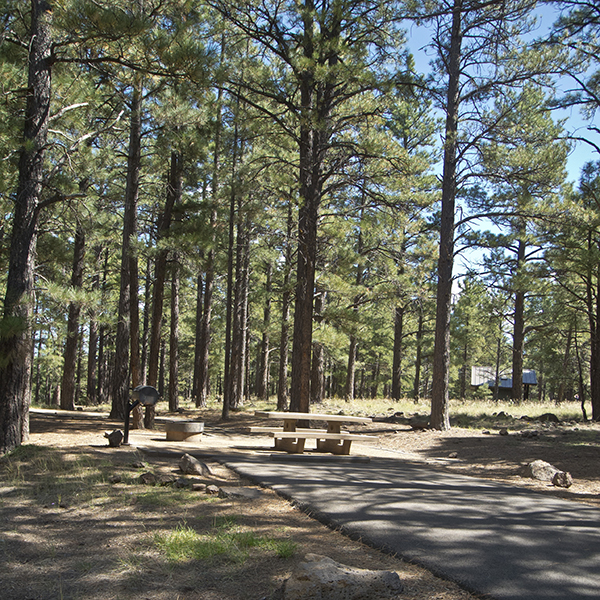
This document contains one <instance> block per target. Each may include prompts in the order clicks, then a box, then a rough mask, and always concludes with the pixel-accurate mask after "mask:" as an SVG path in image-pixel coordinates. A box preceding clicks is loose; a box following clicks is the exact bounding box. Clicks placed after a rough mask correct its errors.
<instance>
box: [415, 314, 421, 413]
mask: <svg viewBox="0 0 600 600" xmlns="http://www.w3.org/2000/svg"><path fill="white" fill-rule="evenodd" d="M416 341H417V343H416V346H417V353H416V357H415V378H414V380H413V400H414V401H415V402H417V401H418V400H419V397H420V395H421V365H422V362H423V359H422V356H423V308H422V307H421V306H419V308H418V323H417V340H416Z"/></svg>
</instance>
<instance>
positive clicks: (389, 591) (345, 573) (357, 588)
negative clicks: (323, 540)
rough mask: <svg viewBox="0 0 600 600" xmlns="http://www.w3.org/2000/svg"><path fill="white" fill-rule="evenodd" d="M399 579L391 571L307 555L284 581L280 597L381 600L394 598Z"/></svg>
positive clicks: (399, 586) (295, 599)
mask: <svg viewBox="0 0 600 600" xmlns="http://www.w3.org/2000/svg"><path fill="white" fill-rule="evenodd" d="M402 588H403V586H402V582H401V581H400V577H398V573H394V572H393V571H371V570H369V569H357V568H354V567H348V566H346V565H342V564H340V563H337V562H335V561H334V560H333V559H331V558H329V557H327V556H320V555H318V554H307V555H306V558H305V560H304V562H302V563H300V564H299V565H298V567H297V568H296V570H295V571H294V573H293V574H292V576H291V577H290V578H289V579H288V580H287V581H286V582H285V584H284V587H283V590H282V595H281V596H280V597H281V598H282V599H283V600H381V599H383V598H397V597H398V595H399V594H400V593H401V592H402Z"/></svg>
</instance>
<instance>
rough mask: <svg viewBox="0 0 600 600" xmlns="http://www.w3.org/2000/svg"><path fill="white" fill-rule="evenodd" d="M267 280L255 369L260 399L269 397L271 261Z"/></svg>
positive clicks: (257, 393) (267, 267)
mask: <svg viewBox="0 0 600 600" xmlns="http://www.w3.org/2000/svg"><path fill="white" fill-rule="evenodd" d="M266 271H267V282H266V285H265V294H266V298H265V307H264V311H263V334H262V340H261V344H260V354H259V360H258V368H257V369H256V396H257V398H259V399H262V400H268V399H269V388H268V384H269V350H270V349H269V343H270V336H269V327H270V326H271V278H272V276H273V267H272V265H271V263H268V264H267V265H266Z"/></svg>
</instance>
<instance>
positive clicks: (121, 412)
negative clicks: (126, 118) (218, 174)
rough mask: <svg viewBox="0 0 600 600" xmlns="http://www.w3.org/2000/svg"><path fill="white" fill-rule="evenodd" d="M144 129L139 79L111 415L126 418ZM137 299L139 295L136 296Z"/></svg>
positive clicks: (133, 112)
mask: <svg viewBox="0 0 600 600" xmlns="http://www.w3.org/2000/svg"><path fill="white" fill-rule="evenodd" d="M141 131H142V85H141V81H139V80H136V82H135V84H134V87H133V93H132V98H131V118H130V127H129V153H128V156H127V183H126V186H125V212H124V217H123V241H122V246H121V286H120V292H119V309H118V311H119V312H118V322H117V338H116V343H115V356H114V373H113V397H112V408H111V412H110V416H111V418H113V419H123V418H124V417H125V411H126V410H127V408H126V407H127V403H128V401H129V386H130V373H129V367H130V362H129V358H130V357H129V353H130V346H131V299H132V296H131V281H132V277H131V271H130V269H131V266H132V264H133V261H132V257H131V252H132V243H133V242H134V241H135V240H134V236H135V235H136V221H137V216H136V213H137V201H138V193H139V178H140V162H141ZM136 298H137V295H136Z"/></svg>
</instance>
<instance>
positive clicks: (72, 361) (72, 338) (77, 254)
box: [60, 222, 85, 410]
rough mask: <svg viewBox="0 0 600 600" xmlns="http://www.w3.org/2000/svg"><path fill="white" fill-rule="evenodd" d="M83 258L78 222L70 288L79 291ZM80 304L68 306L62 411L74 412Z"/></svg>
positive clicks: (82, 245) (81, 232)
mask: <svg viewBox="0 0 600 600" xmlns="http://www.w3.org/2000/svg"><path fill="white" fill-rule="evenodd" d="M84 258H85V232H84V231H83V227H82V226H81V224H80V223H79V222H78V223H77V227H76V230H75V243H74V245H73V271H72V275H71V287H72V288H73V290H80V289H81V286H82V285H83V261H84ZM80 313H81V304H80V302H79V301H77V300H73V301H72V302H71V303H70V304H69V317H68V320H67V339H66V342H65V352H64V365H63V376H62V385H61V388H60V407H61V408H62V409H63V410H75V370H76V366H77V348H78V345H79V344H78V342H79V315H80Z"/></svg>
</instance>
